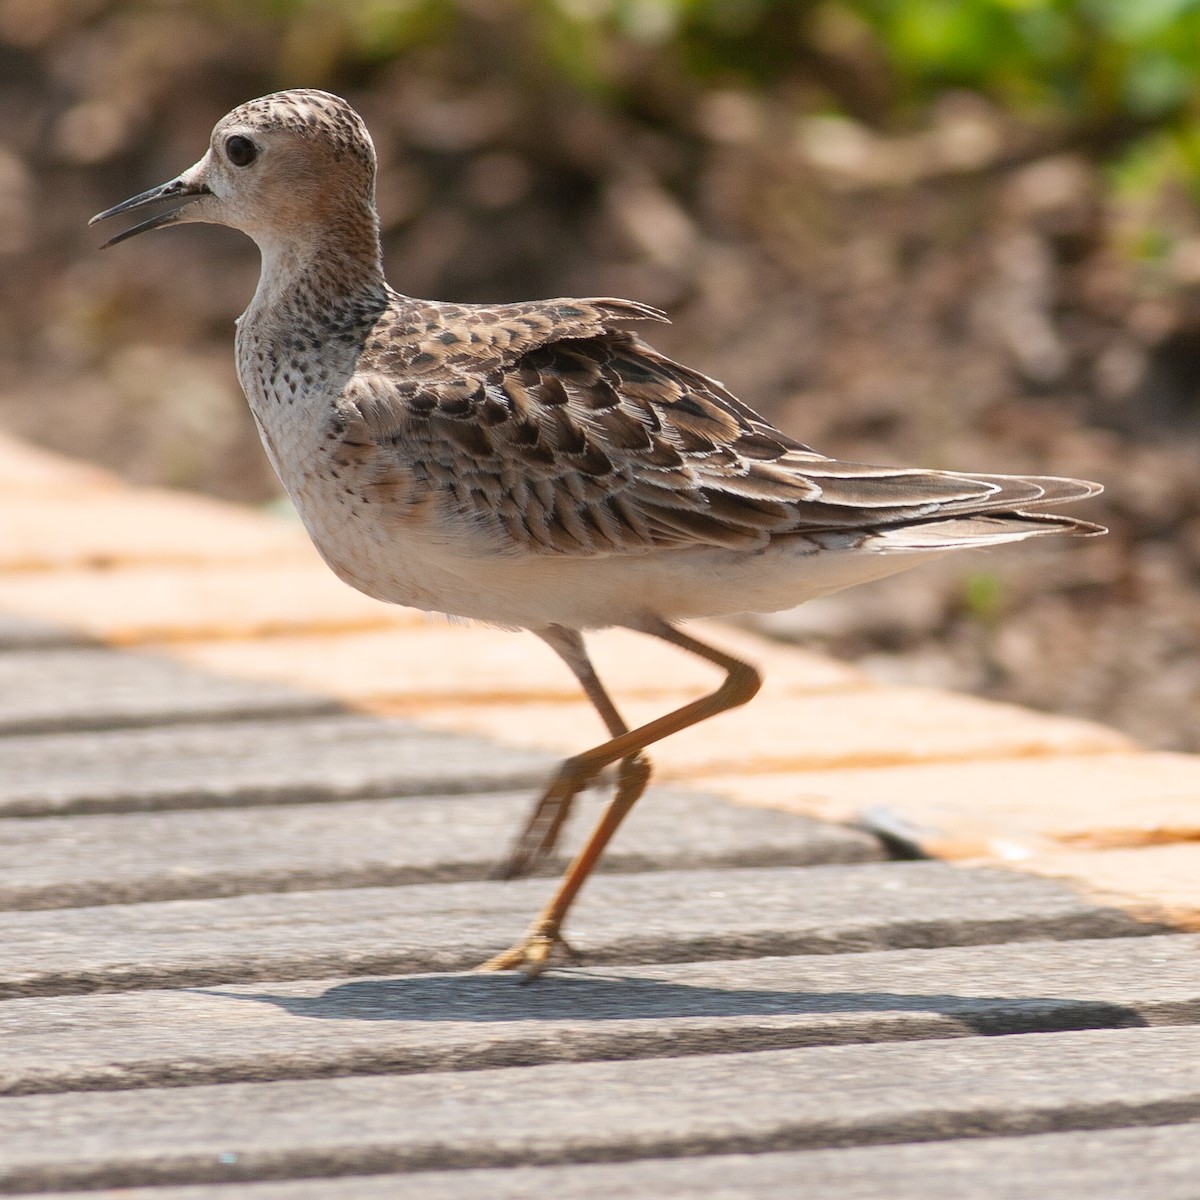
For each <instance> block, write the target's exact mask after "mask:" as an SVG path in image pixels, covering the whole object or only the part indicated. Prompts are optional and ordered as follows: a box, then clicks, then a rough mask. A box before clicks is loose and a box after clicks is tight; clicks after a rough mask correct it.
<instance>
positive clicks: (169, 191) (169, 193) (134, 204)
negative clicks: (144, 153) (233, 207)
mask: <svg viewBox="0 0 1200 1200" xmlns="http://www.w3.org/2000/svg"><path fill="white" fill-rule="evenodd" d="M191 173H192V172H191V171H186V172H184V174H182V175H180V176H179V177H178V178H176V179H172V180H171V182H170V183H163V184H160V185H159V186H158V187H153V188H151V189H150V190H149V191H148V192H142V194H141V195H140V196H134V197H132V198H131V199H129V200H123V201H122V202H121V203H120V204H115V205H113V207H112V208H107V209H105V210H104V212H102V213H97V214H96V215H95V216H94V217H93V218H92V219H91V220H90V221H89V222H88V224H89V225H95V224H96V222H97V221H107V220H108V218H109V217H117V216H120V215H121V213H127V212H133V211H134V210H135V209H139V208H144V207H145V206H146V205H147V204H154V203H156V202H157V201H159V200H183V199H186V200H187V201H188V203H186V204H181V205H180V206H179V207H178V208H172V209H169V210H168V211H167V212H164V213H159V214H158V216H156V217H150V218H149V219H148V220H146V221H142V222H141V224H139V225H134V226H133V228H131V229H126V230H125V232H124V233H118V234H117V235H116V237H111V238H109V239H108V241H107V242H105V243H104V245H103V246H101V247H100V248H101V249H102V250H106V249H108V247H109V246H115V245H116V244H117V243H118V242H123V241H125V240H126V238H131V237H133V236H134V234H138V233H145V232H146V230H148V229H161V228H162V227H163V226H164V225H174V224H175V223H176V222H178V221H186V220H188V219H189V218H188V217H187V216H185V215H184V214H185V213H187V212H188V210H189V209H190V208H191V207H192V205H193V204H195V202H196V199H198V198H199V197H201V196H211V195H212V192H211V191H210V190H209V189H208V187H206V186H205V185H204V184H203V183H198V182H193V181H192V180H189V179H188V176H189V175H190V174H191Z"/></svg>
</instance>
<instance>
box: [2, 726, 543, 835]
mask: <svg viewBox="0 0 1200 1200" xmlns="http://www.w3.org/2000/svg"><path fill="white" fill-rule="evenodd" d="M0 745H2V747H3V753H0V816H37V815H45V814H51V813H70V812H123V811H133V810H139V809H152V808H206V807H209V808H215V807H220V806H233V805H245V804H278V803H287V802H297V801H304V802H311V801H325V800H333V799H339V798H345V797H355V798H356V797H371V796H389V795H403V794H409V795H413V794H421V793H424V794H429V793H436V792H443V791H480V790H482V789H485V788H510V787H522V788H524V787H530V788H532V787H534V786H535V785H536V784H537V783H539V782H541V780H542V778H543V777H544V775H545V773H546V772H547V771H548V770H549V769H550V768H551V767H552V765H553V763H554V759H552V758H551V757H549V756H547V755H545V754H543V753H540V752H537V751H531V750H519V749H513V748H506V747H502V746H496V745H494V744H492V743H487V742H483V741H480V740H478V739H474V738H463V737H454V736H449V735H447V734H444V733H437V732H429V731H426V730H423V729H420V728H418V727H417V726H414V725H412V724H410V723H408V722H401V721H393V720H383V719H380V718H377V717H369V716H359V715H354V714H346V715H343V716H329V717H293V718H291V719H289V720H286V721H263V720H254V721H250V720H246V721H236V722H220V723H204V724H178V725H171V726H163V727H159V728H149V729H116V730H108V731H102V732H94V733H68V734H41V735H34V736H26V737H11V738H7V739H5V740H4V741H3V743H0Z"/></svg>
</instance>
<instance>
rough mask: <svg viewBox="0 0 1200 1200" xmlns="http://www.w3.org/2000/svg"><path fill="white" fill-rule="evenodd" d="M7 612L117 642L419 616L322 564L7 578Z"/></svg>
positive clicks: (378, 623) (1, 577)
mask: <svg viewBox="0 0 1200 1200" xmlns="http://www.w3.org/2000/svg"><path fill="white" fill-rule="evenodd" d="M0 609H3V610H5V611H7V612H9V613H11V614H12V615H13V616H15V617H27V618H30V619H33V620H36V621H42V622H46V623H49V624H56V625H62V626H65V627H67V628H70V629H75V630H77V631H78V632H79V633H81V634H84V635H86V636H88V637H90V638H94V639H95V640H97V641H102V642H109V643H113V644H116V645H137V644H139V643H141V642H161V641H171V640H174V639H179V638H190V639H194V638H214V637H228V638H233V637H269V636H272V635H275V634H287V633H303V632H306V631H309V630H313V631H324V632H331V631H340V630H350V629H383V628H389V627H391V626H393V625H397V624H404V623H411V622H413V621H419V620H421V617H420V616H419V615H418V614H416V613H414V612H413V611H412V610H411V609H404V608H399V607H397V606H396V605H394V604H383V603H381V602H380V601H378V600H372V599H371V598H370V597H369V596H364V595H363V594H362V593H361V592H356V591H354V589H353V588H350V587H347V586H346V585H345V584H344V583H342V582H341V581H340V580H339V579H338V578H337V577H336V576H335V575H334V574H333V572H332V571H330V570H329V568H328V567H326V566H325V565H324V564H323V563H321V562H318V561H315V560H314V561H312V562H304V563H296V564H292V563H283V562H274V563H265V564H261V565H260V564H256V563H246V564H241V563H227V564H209V563H200V564H197V565H191V566H189V565H187V564H175V565H147V566H129V567H121V568H114V569H110V568H91V569H86V568H74V569H63V570H59V571H25V572H20V573H9V574H0Z"/></svg>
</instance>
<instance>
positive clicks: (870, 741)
mask: <svg viewBox="0 0 1200 1200" xmlns="http://www.w3.org/2000/svg"><path fill="white" fill-rule="evenodd" d="M663 707H664V706H663V704H662V702H661V701H658V702H657V703H651V702H647V701H646V700H644V699H642V698H640V697H635V698H632V699H631V700H630V701H629V702H628V703H627V704H626V705H625V706H624V707H623V713H624V716H625V718H626V720H627V721H629V722H630V723H631V724H636V723H641V722H643V721H646V720H649V719H651V718H653V717H655V716H659V715H661V714H662V712H663ZM513 718H514V714H513V713H512V712H511V710H508V709H505V708H503V707H496V706H491V705H482V704H477V705H471V704H468V703H464V702H459V703H456V704H443V705H438V704H428V705H425V706H424V707H423V708H422V710H421V721H422V723H423V724H426V725H429V726H431V727H436V728H442V729H454V730H457V731H459V732H464V733H465V732H471V733H477V734H481V735H483V736H485V737H490V738H493V739H495V740H497V741H501V742H506V743H509V744H515V745H536V746H544V747H546V748H547V749H554V750H557V751H559V752H560V753H570V752H572V751H575V750H578V749H580V748H581V743H582V744H583V745H586V744H587V743H588V741H589V740H592V741H594V740H597V739H598V738H599V737H601V736H602V729H601V726H600V722H599V720H598V719H597V718H596V716H595V714H594V713H593V712H592V711H591V710H590V708H589V707H588V706H587V705H586V704H584V703H582V702H579V703H574V704H572V703H566V702H562V701H560V702H558V703H555V704H529V705H526V706H524V707H523V708H522V710H521V713H520V718H521V719H520V720H519V721H515V720H514V719H513ZM1130 748H1131V743H1130V741H1129V739H1128V738H1126V737H1125V736H1124V735H1122V734H1119V733H1117V732H1116V731H1114V730H1111V729H1107V728H1105V727H1104V726H1102V725H1097V724H1094V723H1092V722H1090V721H1080V720H1075V719H1072V718H1068V717H1051V716H1046V715H1045V714H1042V713H1032V712H1028V711H1026V710H1024V709H1020V708H1016V707H1015V706H1013V705H1009V704H996V703H993V702H991V701H985V700H977V699H975V698H974V697H971V696H954V695H950V694H949V693H946V692H936V691H933V690H931V689H926V688H899V687H893V688H861V689H856V690H849V691H832V692H829V693H828V694H825V695H813V696H804V695H781V696H780V695H776V696H773V697H770V698H769V702H768V701H767V700H766V698H764V703H762V704H759V703H757V702H756V701H751V703H749V704H747V705H746V706H745V707H743V708H739V709H734V710H732V711H730V712H726V713H722V714H721V715H720V716H719V717H715V718H713V719H712V720H711V721H705V722H703V724H702V725H699V726H694V727H692V728H691V729H685V730H683V731H682V732H680V733H678V734H675V735H674V736H672V737H669V738H666V739H664V740H663V741H662V742H660V743H658V744H657V745H656V746H655V747H654V748H653V750H652V757H653V758H654V760H655V763H656V764H657V765H658V766H659V767H660V768H661V772H660V777H661V778H664V779H666V778H673V779H685V778H686V779H694V778H696V777H697V776H707V775H709V774H710V773H713V774H716V773H749V774H751V775H753V774H758V773H767V772H782V771H788V772H790V771H814V770H818V769H822V770H825V769H829V768H844V767H874V766H885V765H891V766H896V765H900V764H908V763H926V762H930V761H970V760H973V759H978V758H996V759H1004V758H1023V757H1030V756H1050V755H1060V754H1102V753H1114V752H1118V751H1127V750H1129V749H1130ZM880 799H881V802H885V801H886V797H881V798H880Z"/></svg>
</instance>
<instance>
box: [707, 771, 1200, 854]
mask: <svg viewBox="0 0 1200 1200" xmlns="http://www.w3.org/2000/svg"><path fill="white" fill-rule="evenodd" d="M715 788H716V790H718V791H720V792H722V793H723V794H733V795H736V796H737V797H738V799H741V800H744V801H746V802H747V803H755V802H757V803H761V804H767V805H773V806H776V807H779V808H786V809H788V810H789V811H791V812H802V813H805V814H807V815H808V816H813V817H820V818H823V819H825V820H833V821H849V820H860V821H861V820H866V821H869V822H871V823H872V824H875V825H878V826H886V827H887V828H888V830H889V831H891V832H894V833H895V834H897V835H899V836H902V837H904V838H905V839H906V840H907V841H909V842H911V843H913V844H914V845H917V846H919V847H920V848H921V849H923V850H924V851H925V852H926V853H929V854H935V855H937V856H938V857H947V856H949V857H953V858H991V859H992V860H993V861H1004V862H1014V863H1019V862H1020V861H1021V860H1023V859H1025V858H1028V857H1030V856H1031V855H1033V854H1036V853H1042V852H1046V851H1053V850H1056V849H1063V848H1073V849H1097V850H1109V849H1118V848H1126V847H1134V846H1143V845H1144V846H1149V845H1155V844H1159V843H1163V842H1169V841H1181V842H1182V841H1197V840H1200V806H1197V804H1196V799H1197V797H1198V796H1200V757H1198V756H1196V755H1191V754H1167V753H1148V752H1145V751H1142V752H1135V753H1127V754H1086V755H1055V756H1041V757H1033V758H1012V759H1003V760H1001V759H982V760H979V761H976V762H966V763H949V762H946V763H912V764H908V765H905V766H900V767H878V768H874V769H871V770H839V771H806V772H801V771H792V772H788V773H787V774H786V775H784V774H780V775H759V776H755V777H753V778H751V777H747V776H742V777H735V776H730V777H728V778H721V779H719V780H717V781H716V783H715Z"/></svg>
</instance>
